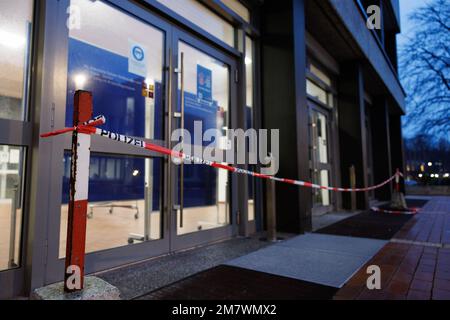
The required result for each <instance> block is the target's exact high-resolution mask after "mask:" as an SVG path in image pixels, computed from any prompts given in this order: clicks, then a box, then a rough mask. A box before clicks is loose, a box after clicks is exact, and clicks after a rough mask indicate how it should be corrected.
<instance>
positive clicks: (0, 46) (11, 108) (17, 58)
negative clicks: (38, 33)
mask: <svg viewBox="0 0 450 320" xmlns="http://www.w3.org/2000/svg"><path fill="white" fill-rule="evenodd" d="M32 17H33V1H32V0H21V1H17V0H2V1H0V118H2V119H10V120H25V117H26V104H27V96H28V71H29V60H30V59H29V58H30V43H31V33H32V32H31V28H32Z"/></svg>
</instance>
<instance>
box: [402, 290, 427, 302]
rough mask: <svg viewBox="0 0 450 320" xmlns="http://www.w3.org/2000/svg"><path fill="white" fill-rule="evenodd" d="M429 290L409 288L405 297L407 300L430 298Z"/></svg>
mask: <svg viewBox="0 0 450 320" xmlns="http://www.w3.org/2000/svg"><path fill="white" fill-rule="evenodd" d="M430 298H431V292H425V291H416V290H410V291H409V293H408V296H407V298H406V299H408V300H430Z"/></svg>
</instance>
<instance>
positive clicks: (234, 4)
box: [221, 0, 250, 23]
mask: <svg viewBox="0 0 450 320" xmlns="http://www.w3.org/2000/svg"><path fill="white" fill-rule="evenodd" d="M221 1H222V2H223V4H224V5H226V6H227V7H228V8H230V9H231V10H233V11H234V12H235V13H237V14H238V15H239V16H240V17H241V18H242V19H244V21H245V22H248V23H250V11H249V10H248V9H247V7H246V6H244V5H243V4H242V3H241V2H240V1H239V0H221Z"/></svg>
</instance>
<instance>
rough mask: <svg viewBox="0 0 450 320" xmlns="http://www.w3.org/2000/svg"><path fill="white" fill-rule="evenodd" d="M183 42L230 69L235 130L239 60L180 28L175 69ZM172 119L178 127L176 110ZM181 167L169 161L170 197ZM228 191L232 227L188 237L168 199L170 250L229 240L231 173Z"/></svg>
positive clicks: (174, 52)
mask: <svg viewBox="0 0 450 320" xmlns="http://www.w3.org/2000/svg"><path fill="white" fill-rule="evenodd" d="M179 42H184V43H186V44H187V45H189V46H191V47H193V48H194V49H196V50H198V51H200V52H202V53H204V54H207V55H209V56H211V57H212V58H214V59H217V60H219V61H221V62H223V63H225V64H227V65H228V66H229V71H230V73H229V94H230V102H229V103H230V105H229V109H228V110H229V113H230V117H229V118H230V123H229V127H230V128H234V127H236V121H235V119H234V117H233V114H235V113H236V112H237V84H236V81H234V79H235V77H234V76H233V75H234V74H235V72H236V70H237V62H236V59H234V58H232V57H230V56H228V55H227V54H225V53H223V52H222V51H219V50H217V49H215V48H213V47H212V46H210V45H209V44H207V43H206V42H205V41H202V40H199V39H198V38H196V37H194V36H193V35H191V34H189V33H188V32H185V31H183V30H181V29H179V28H176V27H174V31H173V33H172V61H174V63H173V65H174V68H175V65H177V67H178V68H179V67H180V66H178V43H179ZM171 72H172V75H173V76H172V77H171V82H172V83H171V85H172V88H174V89H173V90H172V98H171V99H172V107H173V110H175V106H177V104H178V102H177V99H178V76H177V74H176V73H175V71H174V70H172V71H171ZM171 120H172V128H176V127H177V122H178V121H179V119H177V118H174V117H173V111H172V115H171ZM177 169H178V167H177V166H176V165H175V164H173V163H172V162H171V161H170V168H169V172H170V174H169V175H170V178H169V179H170V181H171V183H170V185H171V195H175V194H177V192H178V184H179V181H178V177H177V176H178V175H177V174H175V172H177ZM228 182H229V183H228V188H227V189H228V190H227V206H228V214H229V222H230V224H229V225H227V226H223V227H219V228H214V229H208V230H202V231H196V232H192V233H188V234H183V235H177V222H178V221H177V210H176V209H174V208H175V205H176V203H175V197H174V196H172V197H169V198H170V204H169V206H168V210H167V211H168V212H169V217H168V224H169V229H170V232H169V234H170V248H171V251H178V250H182V249H186V248H190V247H193V246H196V245H200V244H204V243H208V242H211V241H217V240H221V239H226V238H230V237H232V236H233V235H234V234H235V233H236V226H235V223H236V220H237V219H236V211H237V210H236V209H235V206H236V203H235V201H233V199H236V197H237V188H236V187H237V184H236V183H235V179H234V177H233V176H232V174H230V173H228Z"/></svg>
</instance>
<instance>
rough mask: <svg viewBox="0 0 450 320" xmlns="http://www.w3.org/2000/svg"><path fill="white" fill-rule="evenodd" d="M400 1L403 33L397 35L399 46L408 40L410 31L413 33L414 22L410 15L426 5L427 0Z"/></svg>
mask: <svg viewBox="0 0 450 320" xmlns="http://www.w3.org/2000/svg"><path fill="white" fill-rule="evenodd" d="M399 1H400V21H401V29H402V30H401V34H399V35H398V36H397V42H398V46H399V47H400V46H401V45H402V44H403V43H405V41H407V37H406V36H407V35H408V33H411V30H412V28H413V23H411V21H409V19H408V15H410V14H411V13H412V12H413V11H414V10H415V9H417V8H418V7H421V6H423V5H425V4H426V3H427V2H428V1H426V0H399Z"/></svg>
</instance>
